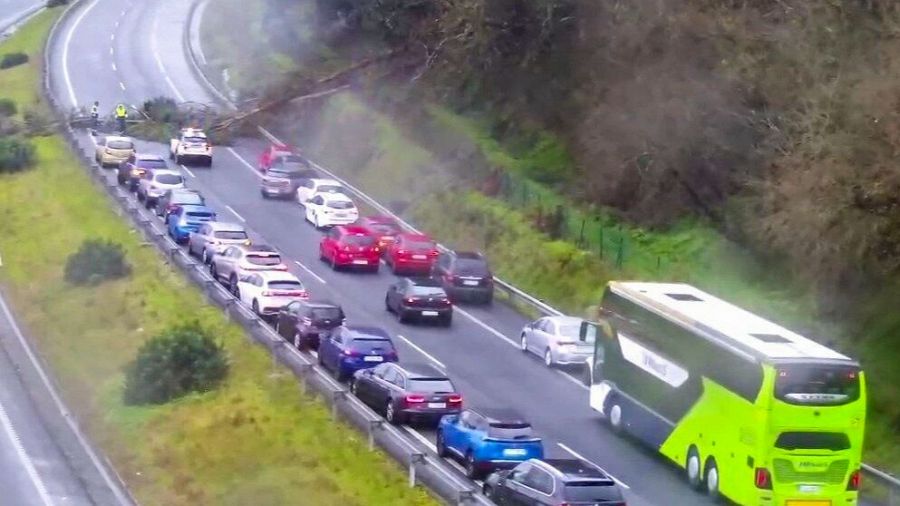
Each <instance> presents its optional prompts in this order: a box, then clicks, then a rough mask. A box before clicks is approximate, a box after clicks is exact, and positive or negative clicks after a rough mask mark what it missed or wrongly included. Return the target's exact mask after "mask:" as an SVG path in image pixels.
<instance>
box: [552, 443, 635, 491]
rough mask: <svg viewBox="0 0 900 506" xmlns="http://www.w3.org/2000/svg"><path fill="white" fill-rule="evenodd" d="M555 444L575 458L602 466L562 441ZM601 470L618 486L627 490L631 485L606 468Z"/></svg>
mask: <svg viewBox="0 0 900 506" xmlns="http://www.w3.org/2000/svg"><path fill="white" fill-rule="evenodd" d="M556 445H557V446H559V447H560V448H562V449H563V450H565V451H567V452H568V453H569V454H570V455H572V456H573V457H575V458H576V459H581V460H583V461H585V462H587V463H588V464H590V465H592V466H594V467H597V468H599V469H603V468H602V467H600V466H598V465H597V464H594V463H593V462H591V461H590V459H587V458H585V457H584V456H583V455H581V454H580V453H578V452H576V451H575V450H573V449H571V448H569V447H568V446H566V445H564V444H562V443H556ZM603 472H604V473H606V475H607V476H609V477H610V478H612V479H613V481H614V482H616V483H618V484H619V486H621V487H624V488H626V489H628V490H631V487H629V486H628V485H626V484H625V482H624V481H622V480H620V479H618V478H616V477H615V476H613V475H611V474H609V471H607V470H606V469H603Z"/></svg>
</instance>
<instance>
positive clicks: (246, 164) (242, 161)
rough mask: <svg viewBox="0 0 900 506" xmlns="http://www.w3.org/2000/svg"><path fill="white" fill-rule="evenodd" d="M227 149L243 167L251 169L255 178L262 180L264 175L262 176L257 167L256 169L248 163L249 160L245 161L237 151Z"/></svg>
mask: <svg viewBox="0 0 900 506" xmlns="http://www.w3.org/2000/svg"><path fill="white" fill-rule="evenodd" d="M227 149H228V152H229V153H231V154H232V155H234V157H235V158H237V159H238V161H239V162H241V165H243V166H244V167H247V168H248V169H250V172H252V173H253V175H254V176H256V177H258V178H260V179H262V174H260V173H259V171H258V170H256V167H254V166H253V165H250V162H248V161H247V160H244V157H243V156H241V155H239V154H238V153H237V151H235V150H234V148H227Z"/></svg>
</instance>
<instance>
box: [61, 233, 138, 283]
mask: <svg viewBox="0 0 900 506" xmlns="http://www.w3.org/2000/svg"><path fill="white" fill-rule="evenodd" d="M129 274H131V266H130V265H129V264H128V262H127V261H126V260H125V250H124V249H122V245H121V244H118V243H115V242H112V241H104V240H101V239H87V240H85V241H84V242H83V243H81V247H80V248H79V249H78V251H77V252H75V253H73V254H72V255H70V256H69V258H68V260H66V271H65V278H66V281H68V282H69V283H72V284H73V285H97V284H99V283H101V282H103V281H107V280H111V279H117V278H122V277H125V276H128V275H129Z"/></svg>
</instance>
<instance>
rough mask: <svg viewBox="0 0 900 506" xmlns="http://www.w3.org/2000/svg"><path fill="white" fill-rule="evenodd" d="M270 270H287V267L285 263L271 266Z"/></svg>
mask: <svg viewBox="0 0 900 506" xmlns="http://www.w3.org/2000/svg"><path fill="white" fill-rule="evenodd" d="M272 270H273V271H286V270H288V268H287V266H286V265H276V266H275V267H272Z"/></svg>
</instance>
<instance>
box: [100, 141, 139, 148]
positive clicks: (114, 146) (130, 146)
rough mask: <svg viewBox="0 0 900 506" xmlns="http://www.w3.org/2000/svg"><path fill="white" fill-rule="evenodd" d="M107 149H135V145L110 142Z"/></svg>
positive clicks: (123, 142) (125, 142)
mask: <svg viewBox="0 0 900 506" xmlns="http://www.w3.org/2000/svg"><path fill="white" fill-rule="evenodd" d="M106 147H108V148H110V149H134V144H133V143H132V142H131V141H109V142H107V143H106Z"/></svg>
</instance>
